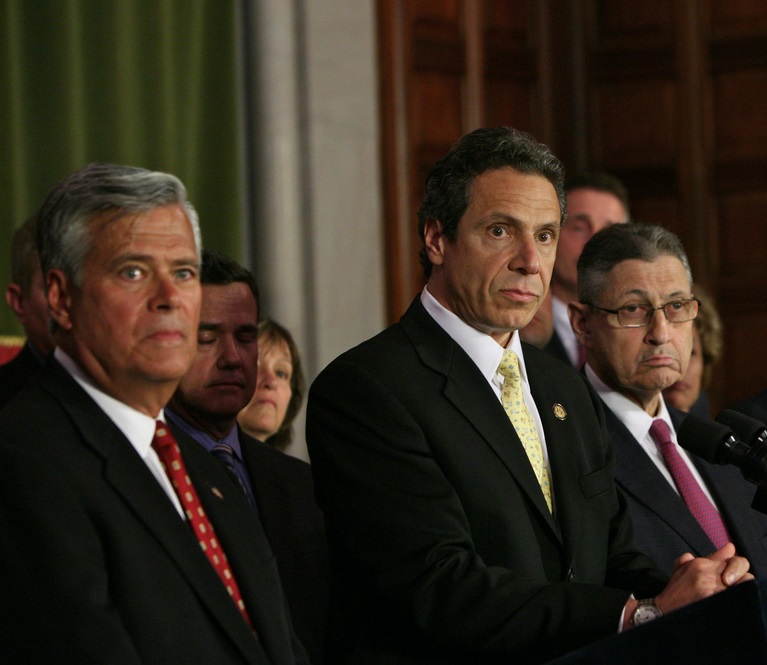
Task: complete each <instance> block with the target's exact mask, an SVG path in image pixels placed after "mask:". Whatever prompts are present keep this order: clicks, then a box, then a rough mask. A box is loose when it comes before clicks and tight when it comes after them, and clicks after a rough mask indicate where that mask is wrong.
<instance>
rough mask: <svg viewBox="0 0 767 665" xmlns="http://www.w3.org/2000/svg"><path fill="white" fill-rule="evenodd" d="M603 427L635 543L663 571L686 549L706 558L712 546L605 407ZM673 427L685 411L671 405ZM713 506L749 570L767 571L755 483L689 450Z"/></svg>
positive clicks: (764, 524) (765, 520) (764, 523)
mask: <svg viewBox="0 0 767 665" xmlns="http://www.w3.org/2000/svg"><path fill="white" fill-rule="evenodd" d="M605 412H606V415H607V427H608V431H609V432H610V437H611V438H612V440H613V444H614V446H615V480H616V481H617V483H618V485H619V486H620V488H621V489H622V490H623V492H624V494H625V495H626V499H627V501H628V506H629V512H630V513H631V518H632V520H633V522H634V531H635V532H636V540H637V544H638V545H639V546H640V547H641V548H642V549H643V550H644V551H645V552H646V553H647V554H648V555H649V556H650V557H651V558H652V559H653V560H654V561H655V562H656V563H657V564H658V565H659V566H660V567H661V568H663V569H664V570H666V571H667V572H669V573H670V572H671V570H672V569H673V565H674V561H675V560H676V559H677V557H678V556H679V555H680V554H682V553H684V552H691V553H692V554H694V555H695V556H707V555H709V554H711V553H712V552H713V551H714V550H716V547H715V546H714V544H713V543H712V542H711V540H709V538H708V536H707V535H706V533H705V532H704V531H703V529H702V528H701V527H700V524H698V521H697V520H696V519H695V518H694V517H693V515H692V513H691V512H690V511H689V509H688V508H687V506H686V505H685V503H684V501H683V500H682V498H681V497H680V496H679V494H677V493H676V492H675V491H674V490H673V489H672V487H671V486H670V485H669V483H668V481H667V480H666V479H665V478H664V477H663V475H662V474H661V472H660V471H658V468H657V467H656V466H655V464H653V462H652V461H651V460H650V458H649V457H648V456H647V453H645V451H644V449H643V448H642V446H641V445H640V444H639V442H638V441H637V440H636V439H635V438H634V437H633V436H632V435H631V433H630V432H629V431H628V429H627V428H626V426H625V425H624V424H623V423H622V422H621V421H620V419H619V418H618V417H617V416H616V415H615V414H614V413H613V412H612V411H611V410H610V409H609V408H608V407H606V406H605ZM669 413H670V415H671V419H672V422H673V423H674V427H675V428H677V429H678V428H679V425H680V424H681V423H682V420H684V417H685V415H686V414H684V413H683V412H682V411H678V410H676V409H671V408H669ZM690 456H691V458H692V460H693V463H694V464H695V466H696V467H697V469H698V471H699V472H700V475H701V478H702V479H703V481H704V482H705V483H706V486H707V487H708V489H709V491H710V492H711V495H712V496H713V497H714V500H715V501H716V504H717V505H718V506H719V509H720V511H721V514H722V517H723V518H724V521H725V524H726V525H727V529H728V531H729V533H730V536H732V539H733V541H734V544H735V547H736V549H737V551H738V553H739V554H741V555H742V556H745V557H746V558H747V559H748V560H749V561H750V562H751V572H753V573H754V574H756V575H765V574H767V516H765V515H762V514H761V513H759V512H757V511H756V510H754V509H753V508H751V502H752V500H753V498H754V486H753V485H751V484H750V483H748V482H747V481H746V480H744V478H743V475H742V474H741V473H740V471H739V470H738V469H737V468H736V467H734V466H718V465H715V464H710V463H708V462H706V461H705V460H704V459H702V458H700V457H698V456H697V455H695V454H692V453H690Z"/></svg>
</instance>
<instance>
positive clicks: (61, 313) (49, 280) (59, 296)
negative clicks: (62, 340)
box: [46, 269, 73, 330]
mask: <svg viewBox="0 0 767 665" xmlns="http://www.w3.org/2000/svg"><path fill="white" fill-rule="evenodd" d="M46 284H47V286H48V289H47V291H48V312H49V314H50V316H51V318H52V319H53V320H54V321H55V322H56V324H57V325H58V326H59V328H61V329H62V330H70V329H71V328H72V316H71V314H72V288H73V287H72V284H71V282H70V281H69V280H68V279H67V277H66V275H65V274H64V273H63V271H61V270H58V269H54V270H51V271H49V272H48V275H47V277H46Z"/></svg>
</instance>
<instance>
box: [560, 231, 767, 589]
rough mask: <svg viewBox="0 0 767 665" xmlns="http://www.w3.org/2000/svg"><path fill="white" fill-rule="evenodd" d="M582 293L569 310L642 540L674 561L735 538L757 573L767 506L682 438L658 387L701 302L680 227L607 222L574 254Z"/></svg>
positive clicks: (677, 373)
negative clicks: (757, 505) (760, 506)
mask: <svg viewBox="0 0 767 665" xmlns="http://www.w3.org/2000/svg"><path fill="white" fill-rule="evenodd" d="M578 298H579V301H580V302H577V303H571V304H570V320H571V322H572V325H573V330H574V331H575V333H576V335H577V336H578V340H579V341H580V343H581V344H582V345H583V346H584V347H585V348H586V365H585V368H584V371H585V373H586V376H587V377H588V379H589V380H590V382H591V384H592V385H593V386H594V388H595V389H596V391H597V392H598V393H599V396H600V398H601V399H602V402H603V404H604V407H605V412H606V416H607V418H606V421H607V426H608V430H609V433H610V436H611V438H612V440H613V444H614V446H615V457H616V469H615V475H616V480H617V483H618V485H619V486H620V487H621V489H622V490H623V492H624V494H625V496H626V499H627V502H628V506H629V511H630V513H631V517H632V520H633V522H634V527H635V530H636V540H637V543H638V544H639V546H640V547H641V548H642V549H644V551H645V552H646V553H647V554H648V555H649V556H650V557H651V558H652V559H654V560H655V562H656V563H657V564H658V565H659V566H660V567H661V568H663V569H665V570H666V571H668V572H670V571H671V570H672V569H673V568H674V562H675V561H676V559H677V557H679V556H680V555H681V554H682V553H684V552H690V553H692V554H694V555H695V556H707V555H709V554H711V553H712V552H714V551H717V550H719V549H720V548H722V547H723V546H724V545H726V544H727V543H729V542H732V543H733V544H734V545H735V547H736V550H737V552H738V553H739V554H740V555H742V556H745V557H746V558H747V559H748V560H749V561H750V562H751V571H752V572H753V573H754V574H756V575H758V574H765V573H767V550H765V547H764V544H763V543H764V542H765V536H767V518H765V516H764V515H761V514H760V513H758V512H757V511H755V510H753V509H752V508H751V501H752V499H753V493H754V488H753V486H752V485H749V484H748V483H746V482H745V481H744V480H743V477H742V475H741V474H740V473H739V472H738V470H737V469H735V468H734V467H729V468H726V467H721V466H715V465H712V464H709V463H707V462H705V461H704V460H702V459H701V458H699V457H697V456H695V455H693V454H690V453H687V452H686V451H685V450H683V449H682V448H680V447H679V445H678V443H677V440H676V429H677V428H678V427H679V425H680V424H681V422H682V420H683V418H684V416H685V414H684V413H682V412H681V411H677V410H675V409H673V408H669V407H668V406H667V405H666V403H665V402H664V400H663V396H662V394H661V391H662V390H663V389H664V388H667V387H668V386H670V385H671V384H672V383H674V382H675V381H676V380H678V379H679V378H680V377H681V376H684V374H685V372H686V371H687V365H688V363H689V361H690V354H691V352H692V343H693V320H694V319H695V318H696V317H697V315H698V308H699V307H700V301H699V300H698V299H697V298H695V296H694V294H693V293H692V274H691V271H690V264H689V261H688V260H687V256H686V254H685V252H684V249H683V247H682V244H681V242H680V241H679V239H678V238H677V237H676V236H675V235H674V234H672V233H670V232H669V231H667V230H665V229H664V228H662V227H660V226H651V225H645V224H630V225H616V226H611V227H609V228H607V229H604V230H603V231H600V232H599V233H597V234H595V235H594V236H593V238H592V239H591V240H590V241H589V242H588V243H587V244H586V246H585V248H584V250H583V253H582V254H581V257H580V259H579V261H578Z"/></svg>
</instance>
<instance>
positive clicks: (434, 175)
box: [418, 127, 567, 279]
mask: <svg viewBox="0 0 767 665" xmlns="http://www.w3.org/2000/svg"><path fill="white" fill-rule="evenodd" d="M506 167H511V168H513V169H514V170H516V171H519V172H521V173H525V174H529V175H537V176H542V177H544V178H546V180H548V181H549V182H550V183H551V184H552V185H553V186H554V191H555V192H556V193H557V198H558V199H559V210H560V216H561V221H562V223H564V221H565V215H566V210H567V198H566V195H565V189H564V180H565V169H564V166H563V165H562V162H560V161H559V160H558V159H557V158H556V157H555V156H554V155H553V154H552V152H551V151H550V150H549V148H548V147H547V146H545V145H544V144H543V143H539V142H538V141H537V140H536V139H535V138H533V136H531V135H530V134H527V133H525V132H520V131H519V130H517V129H514V128H512V127H493V128H485V129H476V130H474V131H473V132H471V133H469V134H466V135H465V136H463V137H461V138H460V139H458V141H457V142H456V143H455V144H454V145H453V147H452V148H450V151H449V152H448V153H447V155H445V156H444V157H443V158H442V159H440V160H439V161H438V162H437V163H436V164H435V165H434V166H433V167H432V169H431V171H429V175H428V176H427V177H426V189H425V191H424V195H423V201H422V202H421V207H420V209H419V210H418V235H419V236H420V238H421V243H424V227H425V225H426V222H427V221H430V220H435V221H439V222H441V223H442V230H443V231H444V233H445V236H446V237H447V239H448V240H450V241H451V242H453V241H454V240H455V239H456V235H457V233H458V222H459V221H460V219H461V217H462V216H463V213H464V212H466V208H467V207H468V205H469V190H470V188H471V185H472V183H473V182H474V179H475V178H476V177H477V176H480V175H482V174H483V173H485V172H486V171H494V170H496V169H502V168H506ZM419 257H420V262H421V267H422V268H423V272H424V275H425V276H426V278H427V279H428V278H429V275H431V267H432V266H431V261H429V257H428V255H427V254H426V248H425V247H422V248H421V252H420V255H419Z"/></svg>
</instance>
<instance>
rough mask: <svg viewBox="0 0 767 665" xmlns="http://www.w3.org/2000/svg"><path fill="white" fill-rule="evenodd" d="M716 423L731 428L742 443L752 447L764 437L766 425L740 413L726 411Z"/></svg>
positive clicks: (730, 410) (718, 417)
mask: <svg viewBox="0 0 767 665" xmlns="http://www.w3.org/2000/svg"><path fill="white" fill-rule="evenodd" d="M716 421H717V422H719V423H722V425H726V426H727V427H729V428H730V429H731V430H732V431H733V432H735V435H736V436H737V437H738V439H740V440H741V441H743V442H745V443H747V444H748V445H752V444H753V443H755V442H757V441H758V440H759V437H760V436H763V434H762V433H763V432H764V431H765V425H764V423H763V422H761V421H759V420H757V419H756V418H752V417H751V416H747V415H745V414H743V413H740V411H733V410H732V409H725V410H724V411H722V412H721V413H720V414H719V415H718V416H717V417H716Z"/></svg>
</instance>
